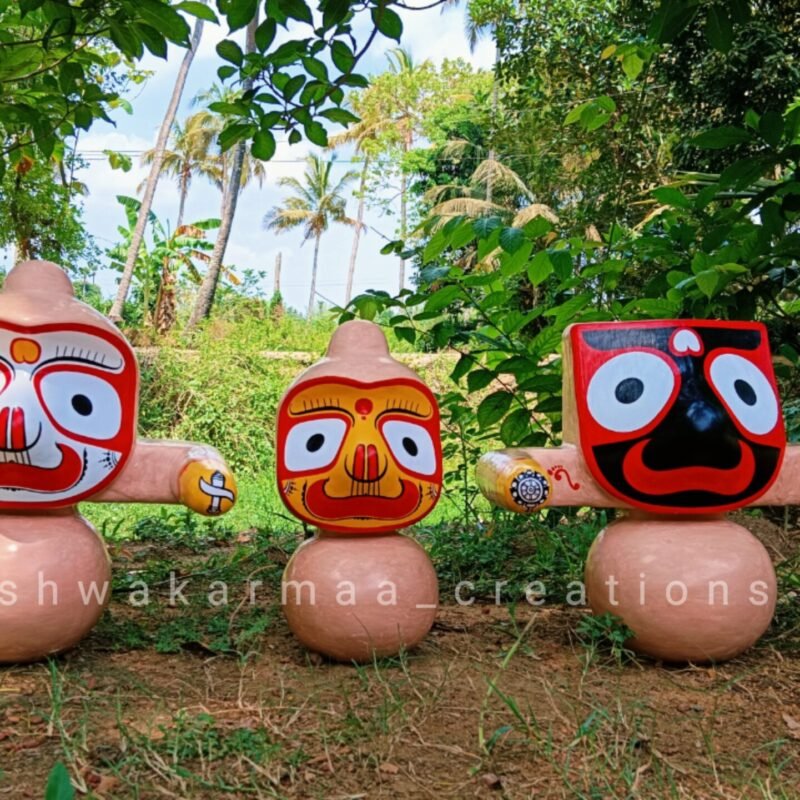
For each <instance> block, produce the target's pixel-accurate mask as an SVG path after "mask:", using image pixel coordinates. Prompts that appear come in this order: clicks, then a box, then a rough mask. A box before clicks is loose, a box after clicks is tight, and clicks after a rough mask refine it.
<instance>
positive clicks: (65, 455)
mask: <svg viewBox="0 0 800 800" xmlns="http://www.w3.org/2000/svg"><path fill="white" fill-rule="evenodd" d="M138 386H139V374H138V367H137V364H136V358H135V356H134V353H133V350H132V349H131V347H130V345H129V344H128V342H127V341H126V340H125V339H124V337H123V336H122V335H121V334H120V333H119V331H117V329H116V328H115V327H114V326H113V325H112V324H111V323H110V322H109V321H108V320H107V319H106V318H105V317H103V315H102V314H100V313H98V312H97V311H95V310H94V309H93V308H90V307H89V306H87V305H85V304H84V303H81V302H80V301H78V300H76V299H75V297H74V295H73V292H72V284H71V283H70V280H69V278H68V277H67V274H66V273H65V272H64V270H62V269H61V268H60V267H58V266H57V265H56V264H51V263H49V262H46V261H26V262H24V263H22V264H19V265H17V266H16V267H14V269H13V270H11V272H10V273H9V275H8V277H7V278H6V282H5V285H4V286H3V289H2V292H0V509H20V510H25V509H29V510H32V509H38V508H55V507H61V506H70V505H74V504H75V503H77V502H78V501H80V500H84V499H87V498H89V497H91V496H92V495H94V494H96V493H98V492H99V491H100V490H101V489H103V488H105V487H106V486H108V485H109V484H110V483H111V482H112V481H113V480H114V479H115V478H116V477H117V476H118V475H119V474H120V472H121V470H122V468H123V466H124V464H125V463H126V460H127V458H128V456H129V455H130V453H131V452H132V450H133V446H134V442H135V439H136V419H137V401H138Z"/></svg>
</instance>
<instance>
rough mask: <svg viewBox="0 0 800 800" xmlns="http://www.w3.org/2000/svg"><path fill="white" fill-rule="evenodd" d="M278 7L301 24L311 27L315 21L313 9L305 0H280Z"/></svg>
mask: <svg viewBox="0 0 800 800" xmlns="http://www.w3.org/2000/svg"><path fill="white" fill-rule="evenodd" d="M237 2H238V0H237ZM278 5H279V6H280V9H281V11H283V13H284V14H286V16H287V17H291V18H292V19H296V20H299V21H300V22H307V23H308V24H309V25H311V24H312V23H313V21H314V17H313V15H312V13H311V9H310V8H309V7H308V6H307V5H306V4H305V3H304V2H303V0H278Z"/></svg>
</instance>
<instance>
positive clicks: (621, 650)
mask: <svg viewBox="0 0 800 800" xmlns="http://www.w3.org/2000/svg"><path fill="white" fill-rule="evenodd" d="M577 634H578V638H579V639H580V642H581V644H582V645H583V646H584V648H586V652H587V656H588V659H589V661H594V660H595V659H596V658H597V656H598V655H599V654H601V653H606V654H608V655H609V656H611V658H612V659H613V660H614V661H615V662H616V663H617V664H621V663H622V662H624V661H630V660H631V659H633V658H635V657H636V654H635V653H634V652H633V651H632V650H631V649H630V648H628V647H626V646H625V645H626V644H627V643H628V641H629V640H630V639H631V637H632V636H633V631H632V630H631V629H630V628H629V627H628V626H627V625H626V624H625V623H624V622H623V621H622V620H621V619H620V618H619V617H617V616H615V615H614V614H609V613H608V612H606V613H605V614H599V615H595V614H587V615H586V616H585V617H582V618H581V621H580V622H579V623H578V628H577Z"/></svg>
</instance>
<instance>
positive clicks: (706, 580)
mask: <svg viewBox="0 0 800 800" xmlns="http://www.w3.org/2000/svg"><path fill="white" fill-rule="evenodd" d="M564 442H565V443H564V445H563V446H562V447H560V448H552V449H544V448H536V449H517V450H506V451H501V452H498V453H489V454H487V455H486V456H484V457H483V458H482V459H481V462H480V463H479V466H478V479H479V483H480V485H481V489H482V491H483V492H484V494H486V496H487V497H489V498H490V499H491V500H493V501H494V502H496V503H498V504H499V505H502V506H504V507H507V508H511V509H513V510H516V511H521V512H532V511H535V510H537V509H538V508H541V507H542V506H544V505H546V504H552V505H571V506H599V507H612V508H613V507H616V508H620V509H623V510H624V511H625V512H626V514H625V516H623V517H622V518H621V519H619V520H617V521H615V522H614V523H612V524H611V525H609V527H608V528H607V529H606V530H605V531H603V532H602V533H601V534H600V535H599V536H598V538H597V540H596V541H595V543H594V545H593V546H592V549H591V551H590V553H589V558H588V561H587V565H586V584H587V595H588V599H589V602H590V605H591V606H592V609H593V610H594V611H595V612H596V613H602V612H611V613H613V614H616V615H617V616H619V617H621V618H622V619H623V620H624V621H625V623H626V624H627V625H628V626H629V627H630V628H631V630H633V632H634V634H635V636H634V637H633V639H632V640H631V642H630V644H631V646H632V647H633V648H634V649H637V650H639V651H640V652H642V653H645V654H648V655H651V656H653V657H656V658H660V659H664V660H668V661H696V662H704V661H719V660H722V659H727V658H731V657H732V656H735V655H736V654H738V653H740V652H742V651H743V650H745V649H746V648H748V647H749V646H750V645H752V644H753V643H754V642H755V641H756V640H757V639H758V638H759V636H761V634H762V633H763V632H764V630H765V629H766V628H767V626H768V625H769V622H770V620H771V618H772V614H773V612H774V608H775V602H776V581H775V573H774V570H773V568H772V564H771V562H770V559H769V557H768V555H767V553H766V551H765V550H764V547H763V546H762V545H761V544H760V542H758V540H756V539H755V538H754V537H753V536H752V535H751V534H750V533H749V532H748V531H747V530H745V529H744V528H742V527H741V526H739V525H736V524H734V523H733V522H731V521H729V520H726V519H725V516H724V515H725V513H726V512H728V511H732V510H735V509H739V508H744V507H747V506H751V505H759V504H762V505H770V504H775V505H783V504H787V503H794V502H797V500H798V496H800V489H799V488H798V487H800V481H798V478H800V448H787V447H786V436H785V432H784V426H783V418H782V415H781V407H780V400H779V397H778V392H777V388H776V384H775V376H774V372H773V369H772V359H771V356H770V351H769V344H768V340H767V332H766V329H765V328H764V326H763V325H760V324H757V323H747V322H720V321H708V320H664V321H647V322H630V323H587V324H579V325H574V326H572V327H571V328H570V329H568V331H567V332H566V333H565V336H564Z"/></svg>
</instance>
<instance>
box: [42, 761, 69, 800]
mask: <svg viewBox="0 0 800 800" xmlns="http://www.w3.org/2000/svg"><path fill="white" fill-rule="evenodd" d="M74 797H75V789H73V788H72V782H71V781H70V778H69V772H68V771H67V768H66V767H65V766H64V764H63V763H62V762H61V761H56V763H55V766H54V767H53V769H52V770H50V775H49V776H48V778H47V786H46V788H45V790H44V800H73V798H74Z"/></svg>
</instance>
